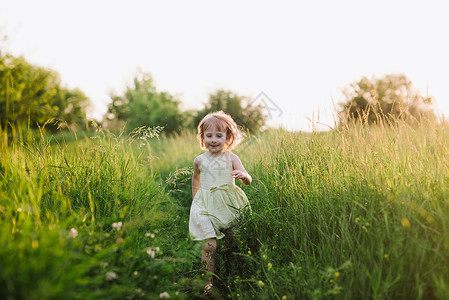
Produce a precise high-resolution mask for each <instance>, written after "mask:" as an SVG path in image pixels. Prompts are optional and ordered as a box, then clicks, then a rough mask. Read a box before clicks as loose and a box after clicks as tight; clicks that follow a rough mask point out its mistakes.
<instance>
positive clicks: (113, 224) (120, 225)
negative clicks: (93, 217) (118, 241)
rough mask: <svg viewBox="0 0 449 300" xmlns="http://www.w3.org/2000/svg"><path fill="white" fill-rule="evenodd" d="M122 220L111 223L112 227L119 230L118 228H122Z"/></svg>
mask: <svg viewBox="0 0 449 300" xmlns="http://www.w3.org/2000/svg"><path fill="white" fill-rule="evenodd" d="M122 225H123V224H122V221H120V222H118V223H116V222H114V223H112V227H114V228H115V229H117V231H119V230H120V228H122Z"/></svg>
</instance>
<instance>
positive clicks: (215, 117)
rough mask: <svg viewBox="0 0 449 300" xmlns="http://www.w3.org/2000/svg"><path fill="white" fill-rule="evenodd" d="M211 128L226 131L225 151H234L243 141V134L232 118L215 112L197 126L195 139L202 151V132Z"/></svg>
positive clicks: (221, 112)
mask: <svg viewBox="0 0 449 300" xmlns="http://www.w3.org/2000/svg"><path fill="white" fill-rule="evenodd" d="M212 126H215V128H217V129H218V130H222V131H226V143H225V147H224V150H225V151H228V150H232V149H234V148H235V147H237V145H238V144H240V142H241V141H242V140H243V133H242V131H241V130H240V129H239V128H238V126H237V124H236V123H235V122H234V120H233V119H232V117H231V116H230V115H228V114H227V113H225V112H223V111H222V110H220V111H215V112H212V113H209V114H207V115H206V116H205V117H204V118H203V119H202V120H201V122H200V124H198V134H197V136H196V137H197V139H198V141H199V142H200V147H201V149H203V150H206V146H205V145H204V132H205V131H206V130H207V129H208V128H211V127H212Z"/></svg>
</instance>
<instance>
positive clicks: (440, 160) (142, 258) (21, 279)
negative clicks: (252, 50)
mask: <svg viewBox="0 0 449 300" xmlns="http://www.w3.org/2000/svg"><path fill="white" fill-rule="evenodd" d="M10 134H11V133H10ZM16 135H17V136H19V137H18V138H16V139H15V141H14V142H12V143H11V142H9V143H8V142H7V134H6V133H5V132H0V137H1V140H2V142H0V154H1V157H0V176H1V178H0V192H1V194H0V222H1V224H2V226H1V229H0V292H1V298H2V299H63V298H64V299H158V298H161V297H166V296H167V295H168V296H169V297H170V299H192V298H195V297H197V296H198V295H199V294H200V293H201V289H202V287H203V286H204V283H203V280H202V278H201V276H202V275H203V271H202V270H201V268H200V255H201V246H200V245H199V244H198V243H195V242H192V241H191V240H190V239H189V237H188V217H189V208H190V203H191V179H190V178H191V175H192V163H193V158H194V157H195V156H196V155H198V154H200V153H201V150H200V149H199V146H198V143H197V141H196V139H195V134H194V133H189V132H185V133H183V134H181V135H179V136H176V137H172V138H165V137H160V138H157V137H153V138H150V136H151V132H148V131H140V132H138V133H136V135H134V136H133V137H130V136H128V135H121V136H120V135H119V136H117V135H113V134H109V133H105V132H104V131H102V130H98V131H97V132H96V134H95V135H92V136H89V137H76V135H75V133H73V132H70V133H66V134H65V135H64V136H61V135H59V136H58V137H50V136H38V137H37V138H35V137H31V136H27V133H23V134H21V135H18V134H17V133H16ZM448 149H449V131H448V130H447V129H445V128H444V127H443V126H439V125H425V124H422V126H420V127H419V128H411V127H409V126H408V125H406V124H403V123H400V122H398V123H397V124H395V125H394V126H388V127H376V128H374V127H371V128H370V127H367V126H363V125H356V126H349V127H344V128H340V129H338V130H337V129H336V130H333V131H329V132H321V133H319V132H313V133H292V132H287V131H284V130H270V131H266V132H264V133H262V134H260V135H258V136H252V137H248V138H247V139H245V140H244V142H243V143H242V144H241V145H240V146H239V148H238V149H236V150H235V153H236V154H237V155H239V157H240V159H241V160H242V162H243V164H244V165H245V167H246V169H247V170H248V172H249V173H250V174H251V175H252V177H253V183H252V184H251V185H250V186H244V187H242V188H243V190H244V191H245V193H246V194H247V196H248V198H249V199H250V202H251V205H252V211H253V212H252V214H250V215H246V216H244V217H243V218H242V219H241V220H240V222H239V224H240V225H239V227H238V230H237V231H236V232H235V245H234V248H233V251H227V252H223V251H222V250H223V249H222V247H223V244H222V241H220V242H219V247H218V248H219V249H218V253H217V258H216V259H217V262H216V273H217V274H216V279H215V287H216V289H215V292H214V294H213V297H214V298H216V299H226V298H231V299H447V298H448V297H449V268H448V266H449V218H448V216H449V170H448V167H449V155H448Z"/></svg>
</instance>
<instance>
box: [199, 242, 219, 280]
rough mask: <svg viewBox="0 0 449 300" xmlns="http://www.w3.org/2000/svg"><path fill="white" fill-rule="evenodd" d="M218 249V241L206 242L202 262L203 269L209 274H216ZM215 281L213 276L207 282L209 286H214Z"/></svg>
mask: <svg viewBox="0 0 449 300" xmlns="http://www.w3.org/2000/svg"><path fill="white" fill-rule="evenodd" d="M216 249H217V239H216V238H211V239H209V240H207V241H205V242H204V245H203V255H202V257H201V262H202V264H203V268H204V269H205V270H206V271H208V272H209V273H212V274H213V273H214V270H215V251H216ZM213 280H214V277H213V276H210V277H209V278H208V279H207V281H208V284H212V282H213Z"/></svg>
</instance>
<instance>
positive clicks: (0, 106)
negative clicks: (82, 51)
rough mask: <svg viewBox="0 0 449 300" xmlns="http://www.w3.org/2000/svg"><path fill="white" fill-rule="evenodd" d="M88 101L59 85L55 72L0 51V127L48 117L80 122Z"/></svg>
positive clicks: (30, 122) (81, 94)
mask: <svg viewBox="0 0 449 300" xmlns="http://www.w3.org/2000/svg"><path fill="white" fill-rule="evenodd" d="M88 104H89V99H88V98H87V97H86V96H85V95H84V94H83V93H82V92H81V91H80V90H78V89H75V90H69V89H66V88H63V87H61V83H60V79H59V75H58V74H57V73H56V72H55V71H52V70H48V69H46V68H42V67H38V66H33V65H31V64H29V63H28V62H27V61H26V60H25V59H24V58H23V57H14V56H12V55H10V54H5V55H3V54H2V53H1V52H0V126H2V127H5V126H7V125H8V124H10V125H13V126H17V125H19V126H20V125H22V124H27V123H29V124H30V126H32V127H36V126H37V124H43V123H45V122H46V121H47V120H49V119H55V120H57V121H67V122H68V123H70V124H74V123H78V124H82V123H84V122H85V121H86V108H87V106H88ZM48 128H50V129H56V126H54V127H52V126H49V127H48Z"/></svg>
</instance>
